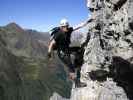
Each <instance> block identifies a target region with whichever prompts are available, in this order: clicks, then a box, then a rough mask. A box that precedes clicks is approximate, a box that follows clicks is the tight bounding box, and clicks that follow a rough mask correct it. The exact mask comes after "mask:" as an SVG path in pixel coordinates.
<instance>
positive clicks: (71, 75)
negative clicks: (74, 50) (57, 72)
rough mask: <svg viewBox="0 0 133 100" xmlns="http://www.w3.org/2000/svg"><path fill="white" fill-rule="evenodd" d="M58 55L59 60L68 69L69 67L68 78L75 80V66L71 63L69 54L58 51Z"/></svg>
mask: <svg viewBox="0 0 133 100" xmlns="http://www.w3.org/2000/svg"><path fill="white" fill-rule="evenodd" d="M58 56H59V58H60V60H61V61H62V62H63V63H64V64H65V65H67V67H68V69H69V78H70V79H72V80H75V78H76V75H75V66H74V65H73V63H72V59H71V56H70V54H65V53H64V52H62V51H59V52H58Z"/></svg>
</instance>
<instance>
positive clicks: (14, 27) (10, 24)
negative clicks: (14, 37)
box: [5, 22, 24, 32]
mask: <svg viewBox="0 0 133 100" xmlns="http://www.w3.org/2000/svg"><path fill="white" fill-rule="evenodd" d="M5 27H6V28H8V29H14V30H16V31H18V32H24V29H23V28H21V27H20V26H19V25H18V24H16V23H15V22H11V23H9V24H7V25H6V26H5Z"/></svg>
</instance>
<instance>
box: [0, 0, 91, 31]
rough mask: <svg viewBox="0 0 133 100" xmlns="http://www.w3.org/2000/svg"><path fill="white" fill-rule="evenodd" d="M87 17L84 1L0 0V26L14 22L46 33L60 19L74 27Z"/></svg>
mask: <svg viewBox="0 0 133 100" xmlns="http://www.w3.org/2000/svg"><path fill="white" fill-rule="evenodd" d="M87 17H88V9H87V7H86V0H0V26H4V25H6V24H8V23H10V22H15V23H17V24H19V25H20V26H22V27H23V28H26V29H35V30H38V31H45V32H46V31H49V30H50V29H51V28H53V27H56V26H58V25H59V22H60V20H61V19H62V18H66V19H68V20H69V22H70V25H72V26H74V25H76V24H79V23H80V22H82V21H84V20H86V19H87Z"/></svg>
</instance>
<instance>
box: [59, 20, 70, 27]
mask: <svg viewBox="0 0 133 100" xmlns="http://www.w3.org/2000/svg"><path fill="white" fill-rule="evenodd" d="M60 26H69V22H68V20H67V19H62V20H61V21H60Z"/></svg>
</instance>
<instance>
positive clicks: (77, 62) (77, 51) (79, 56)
mask: <svg viewBox="0 0 133 100" xmlns="http://www.w3.org/2000/svg"><path fill="white" fill-rule="evenodd" d="M70 50H71V53H73V54H74V56H75V57H74V58H75V59H74V66H75V68H76V78H75V87H86V86H87V85H86V84H85V83H83V82H80V71H81V66H82V63H83V54H84V49H83V48H80V47H70Z"/></svg>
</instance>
